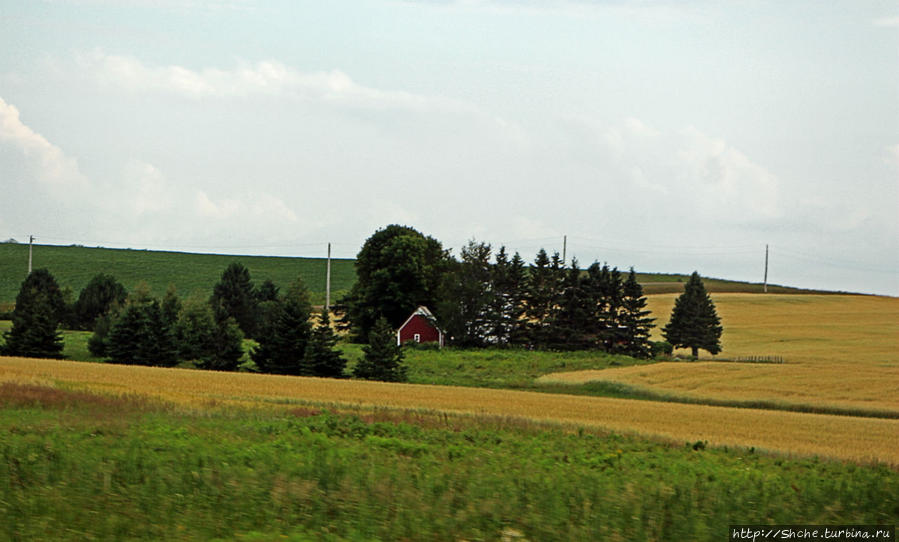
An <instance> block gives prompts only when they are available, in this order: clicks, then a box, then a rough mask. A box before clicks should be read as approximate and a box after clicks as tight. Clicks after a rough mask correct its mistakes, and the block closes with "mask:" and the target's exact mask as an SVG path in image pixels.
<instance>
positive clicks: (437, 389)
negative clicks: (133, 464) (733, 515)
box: [0, 357, 899, 465]
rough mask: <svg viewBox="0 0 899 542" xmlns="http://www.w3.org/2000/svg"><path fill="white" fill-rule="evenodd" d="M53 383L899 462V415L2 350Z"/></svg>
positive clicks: (16, 376)
mask: <svg viewBox="0 0 899 542" xmlns="http://www.w3.org/2000/svg"><path fill="white" fill-rule="evenodd" d="M4 381H9V382H18V383H35V384H45V385H46V384H51V385H56V386H63V387H67V388H72V389H76V390H78V389H82V390H89V391H96V392H103V393H111V394H116V395H130V394H136V395H139V396H147V397H158V398H162V399H165V400H168V401H173V402H176V403H180V404H184V405H197V406H202V405H204V404H209V403H211V402H216V403H235V404H256V405H264V404H265V403H273V404H289V403H297V404H301V403H318V404H320V403H325V404H337V405H360V406H375V407H387V408H399V409H427V410H436V411H447V412H456V413H474V414H483V415H491V416H516V417H522V418H527V419H532V420H541V421H551V422H558V423H564V424H574V425H578V426H588V427H599V428H604V429H608V430H612V431H617V432H622V433H634V434H639V435H644V436H653V437H660V438H664V439H670V440H672V441H674V442H678V443H683V442H695V441H700V440H701V441H708V443H709V444H710V445H721V446H725V445H726V446H743V447H755V448H756V449H759V450H770V451H777V452H780V453H784V454H789V455H798V456H825V457H832V458H838V459H845V460H852V461H858V462H883V463H887V464H890V465H899V449H897V448H896V446H895V443H896V438H897V435H899V420H885V419H871V418H854V417H848V416H829V415H817V414H801V413H795V412H780V411H764V410H751V409H737V408H725V407H710V406H700V405H686V404H674V403H660V402H650V401H636V400H624V399H608V398H600V397H581V396H568V395H552V394H541V393H530V392H516V391H506V390H490V389H472V388H459V387H449V386H424V385H411V384H389V383H377V382H359V381H346V380H327V379H316V378H297V377H287V376H273V375H252V374H239V373H216V372H209V371H191V370H185V369H162V368H150V367H133V366H119V365H107V364H95V363H79V362H69V361H55V360H35V359H26V358H9V357H3V358H0V382H4Z"/></svg>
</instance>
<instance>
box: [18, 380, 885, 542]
mask: <svg viewBox="0 0 899 542" xmlns="http://www.w3.org/2000/svg"><path fill="white" fill-rule="evenodd" d="M0 426H2V427H6V428H8V430H4V431H2V432H0V487H2V488H3V489H2V495H3V497H2V499H0V533H3V534H0V538H8V539H11V540H16V539H42V538H48V537H50V538H53V539H55V540H89V539H101V540H107V539H154V540H158V539H182V540H188V539H197V540H201V539H202V540H208V539H215V538H221V539H238V540H271V539H275V538H279V537H286V538H289V539H293V540H335V541H336V540H462V539H465V540H499V539H501V538H503V537H506V538H513V537H516V536H523V537H526V538H527V539H529V540H636V541H639V540H721V539H722V538H723V537H725V536H726V534H725V533H726V532H727V527H728V525H729V524H732V523H791V524H795V523H816V524H886V523H892V522H894V521H895V518H896V517H897V515H899V501H897V495H899V473H897V472H896V471H894V470H890V469H889V468H886V467H883V466H861V465H856V464H851V463H840V462H832V461H820V460H815V459H787V458H783V457H774V456H769V455H766V454H759V453H753V452H751V451H748V450H734V449H729V450H727V449H711V448H704V447H703V445H702V444H701V443H687V444H686V445H684V444H680V445H671V444H665V443H660V442H656V441H652V440H646V439H641V438H635V437H627V436H622V435H616V434H611V433H604V432H597V431H595V430H591V429H583V428H582V429H580V430H578V429H576V428H564V427H557V426H547V425H540V424H534V423H530V422H526V421H521V420H515V419H510V418H496V417H485V416H461V417H460V416H452V415H451V416H447V415H445V414H439V413H428V412H421V411H417V412H410V411H395V410H385V409H378V410H367V409H356V410H355V411H352V412H344V413H342V414H341V413H335V412H327V411H321V410H319V409H317V408H312V407H309V406H307V407H283V408H271V407H269V408H266V409H263V410H260V409H258V408H251V409H245V408H234V407H221V406H219V407H212V406H208V405H207V406H204V407H198V406H194V407H191V408H183V407H177V406H174V405H171V404H166V403H162V402H158V401H155V400H150V399H144V398H141V397H135V396H131V397H119V398H116V397H112V396H108V395H95V394H91V393H85V392H78V391H71V390H68V391H67V390H64V389H59V388H50V387H45V386H37V385H33V384H27V385H22V384H10V383H7V384H2V385H0Z"/></svg>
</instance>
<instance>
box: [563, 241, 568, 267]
mask: <svg viewBox="0 0 899 542" xmlns="http://www.w3.org/2000/svg"><path fill="white" fill-rule="evenodd" d="M567 249H568V236H567V235H563V236H562V267H565V251H566V250H567Z"/></svg>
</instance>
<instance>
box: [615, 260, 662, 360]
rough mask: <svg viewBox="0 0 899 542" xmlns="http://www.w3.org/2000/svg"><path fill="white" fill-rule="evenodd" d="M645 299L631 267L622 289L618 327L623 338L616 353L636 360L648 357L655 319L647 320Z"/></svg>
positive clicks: (647, 312) (647, 313)
mask: <svg viewBox="0 0 899 542" xmlns="http://www.w3.org/2000/svg"><path fill="white" fill-rule="evenodd" d="M646 302H647V301H646V297H644V296H643V287H642V286H640V283H639V282H637V274H636V273H634V268H633V267H631V270H630V273H628V275H627V280H625V281H624V286H623V287H622V299H621V310H620V311H619V325H620V326H621V327H622V328H623V332H624V337H623V341H622V342H621V343H620V345H619V347H618V348H617V349H616V351H618V352H621V353H622V354H626V355H628V356H633V357H637V358H648V357H650V353H651V351H650V346H649V334H650V331H651V330H652V328H653V322H654V321H655V318H648V316H649V314H650V312H649V311H648V310H646Z"/></svg>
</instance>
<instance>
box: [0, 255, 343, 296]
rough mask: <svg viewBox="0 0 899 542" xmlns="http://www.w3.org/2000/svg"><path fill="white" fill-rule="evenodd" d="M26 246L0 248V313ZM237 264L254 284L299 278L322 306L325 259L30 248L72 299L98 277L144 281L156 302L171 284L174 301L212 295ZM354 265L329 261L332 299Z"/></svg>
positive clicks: (13, 291) (130, 283) (21, 271)
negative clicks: (195, 294)
mask: <svg viewBox="0 0 899 542" xmlns="http://www.w3.org/2000/svg"><path fill="white" fill-rule="evenodd" d="M27 261H28V245H25V244H11V243H0V310H2V309H3V307H4V306H7V305H10V304H12V303H13V302H14V301H15V299H16V295H17V293H18V291H19V287H20V286H21V284H22V281H23V280H25V277H26V275H27V268H26V266H25V263H26V262H27ZM233 262H240V263H241V264H243V265H244V266H246V267H247V269H249V271H250V276H251V278H252V280H253V282H255V283H261V282H263V281H264V280H266V279H270V280H272V281H273V282H274V283H275V284H276V285H277V286H279V287H281V288H282V289H283V288H286V287H287V285H288V284H289V283H290V282H291V281H293V280H294V279H296V278H297V276H302V277H303V281H304V282H305V283H306V287H307V288H308V289H309V294H310V297H311V300H312V302H313V303H324V300H325V272H326V260H325V259H324V258H288V257H275V256H232V255H225V254H191V253H185V252H162V251H152V250H126V249H110V248H90V247H79V246H52V245H35V246H34V268H35V269H39V268H44V267H45V268H47V269H48V270H49V271H50V273H51V274H53V276H54V277H55V278H56V280H57V282H58V283H59V286H60V287H61V288H66V287H68V288H71V289H72V293H73V294H74V297H75V299H77V298H78V294H79V292H80V291H81V289H82V288H84V286H85V285H87V283H88V282H89V281H90V279H91V278H92V277H94V276H95V275H97V274H98V273H106V274H110V275H112V276H114V277H115V278H116V279H117V280H118V281H119V282H121V283H122V285H123V286H124V287H125V288H126V289H128V290H131V289H133V288H134V287H135V286H136V285H137V284H138V283H139V282H141V281H145V282H146V283H147V284H148V285H149V286H150V288H151V291H152V292H153V294H154V295H156V296H162V295H163V294H165V291H166V288H168V286H169V284H174V285H175V287H176V289H177V291H178V295H180V296H182V297H185V296H188V295H190V294H191V293H192V292H194V291H197V290H199V291H201V292H204V293H206V294H207V295H208V294H211V293H212V288H213V286H214V285H215V283H216V282H217V281H218V280H219V278H220V277H221V275H222V272H223V271H224V270H225V268H226V267H227V266H228V265H229V264H231V263H233ZM353 264H354V260H347V259H336V258H335V259H333V260H332V261H331V295H332V296H334V297H333V298H334V299H337V298H339V297H340V296H342V295H343V294H345V293H346V292H348V291H349V289H350V288H351V287H352V286H353V283H354V282H355V281H356V271H355V268H354V266H353Z"/></svg>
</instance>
